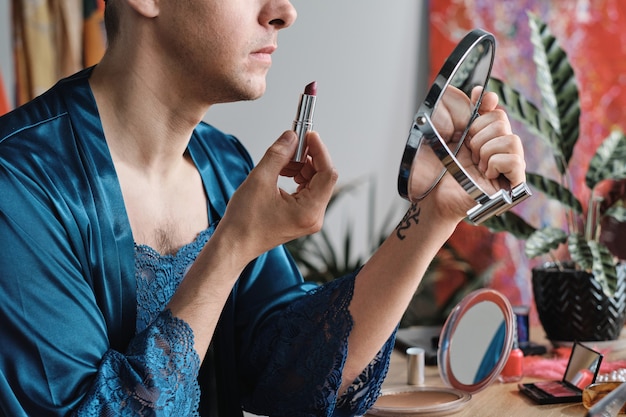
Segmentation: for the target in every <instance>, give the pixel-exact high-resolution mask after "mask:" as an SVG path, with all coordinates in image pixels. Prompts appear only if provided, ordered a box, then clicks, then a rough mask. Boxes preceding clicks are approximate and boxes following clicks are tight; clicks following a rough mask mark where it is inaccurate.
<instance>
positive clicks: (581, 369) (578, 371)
mask: <svg viewBox="0 0 626 417" xmlns="http://www.w3.org/2000/svg"><path fill="white" fill-rule="evenodd" d="M601 362H602V354H601V353H599V352H596V351H595V350H593V349H590V348H588V347H587V346H585V345H582V344H580V343H574V345H573V347H572V353H571V354H570V358H569V361H568V363H567V369H566V370H565V374H564V375H563V379H562V380H560V381H540V382H534V383H526V384H519V385H518V387H519V390H520V392H521V393H522V394H524V395H526V396H527V397H529V398H530V399H532V400H533V401H535V402H536V403H538V404H559V403H570V402H581V401H582V398H583V397H582V395H583V390H584V389H585V387H587V386H588V385H590V384H592V383H594V382H595V380H596V376H597V375H598V370H599V369H600V363H601Z"/></svg>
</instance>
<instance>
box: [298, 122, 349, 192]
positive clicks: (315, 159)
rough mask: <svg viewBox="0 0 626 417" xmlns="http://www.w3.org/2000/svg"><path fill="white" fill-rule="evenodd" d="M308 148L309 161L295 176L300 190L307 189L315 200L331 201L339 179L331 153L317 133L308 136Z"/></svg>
mask: <svg viewBox="0 0 626 417" xmlns="http://www.w3.org/2000/svg"><path fill="white" fill-rule="evenodd" d="M307 146H308V148H309V153H308V157H307V161H306V163H305V164H304V165H303V166H302V169H301V170H300V171H299V172H298V173H297V175H295V176H294V180H295V181H296V183H298V185H299V188H298V190H299V191H300V190H301V189H303V188H307V189H309V190H310V192H312V193H313V194H314V197H315V198H320V199H330V196H331V194H332V191H333V189H334V186H335V183H336V182H337V178H338V175H337V170H336V169H335V166H334V165H333V161H332V159H331V157H330V153H329V152H328V149H327V148H326V145H324V143H323V142H322V140H321V139H320V137H319V134H318V133H317V132H309V133H308V134H307Z"/></svg>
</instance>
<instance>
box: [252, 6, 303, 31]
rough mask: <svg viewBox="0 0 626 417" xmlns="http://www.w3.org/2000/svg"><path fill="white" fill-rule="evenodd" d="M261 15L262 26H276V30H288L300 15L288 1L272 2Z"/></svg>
mask: <svg viewBox="0 0 626 417" xmlns="http://www.w3.org/2000/svg"><path fill="white" fill-rule="evenodd" d="M264 11H265V12H264V13H261V16H260V19H261V24H263V25H270V26H274V27H275V28H276V29H285V28H288V27H289V26H291V25H292V24H293V22H295V21H296V18H297V17H298V13H297V12H296V9H295V7H293V5H292V4H291V2H289V1H288V0H270V1H269V2H268V4H267V7H266V8H265V9H264Z"/></svg>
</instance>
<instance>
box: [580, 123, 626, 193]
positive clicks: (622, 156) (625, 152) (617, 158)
mask: <svg viewBox="0 0 626 417" xmlns="http://www.w3.org/2000/svg"><path fill="white" fill-rule="evenodd" d="M624 178H626V136H624V133H623V132H621V131H619V130H614V131H612V132H611V133H610V134H609V136H608V137H607V138H606V139H604V141H602V143H601V144H600V146H599V147H598V149H597V150H596V153H595V155H594V156H593V158H592V159H591V161H590V162H589V169H588V170H587V175H586V176H585V183H586V184H587V186H588V187H589V188H592V189H593V187H595V185H596V184H597V183H599V182H600V181H602V180H607V179H614V180H617V179H624Z"/></svg>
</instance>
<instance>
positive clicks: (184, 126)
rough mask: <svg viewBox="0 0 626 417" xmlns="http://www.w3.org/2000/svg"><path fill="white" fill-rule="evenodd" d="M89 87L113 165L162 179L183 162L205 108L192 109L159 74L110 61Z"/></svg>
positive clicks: (94, 74)
mask: <svg viewBox="0 0 626 417" xmlns="http://www.w3.org/2000/svg"><path fill="white" fill-rule="evenodd" d="M90 84H91V87H92V90H93V94H94V97H95V100H96V103H97V105H98V111H99V113H100V117H101V121H102V127H103V130H104V134H105V138H106V141H107V143H108V145H109V148H110V151H111V155H112V157H113V159H114V162H116V163H123V164H125V165H127V166H129V167H131V168H133V170H141V171H145V172H151V173H153V174H158V175H167V172H169V171H170V170H171V169H173V168H175V167H176V166H177V165H178V164H180V163H181V162H182V159H183V156H184V153H185V150H186V149H187V145H188V143H189V140H190V138H191V134H192V132H193V129H194V128H195V127H196V125H197V124H198V123H199V122H200V121H201V120H202V117H203V116H204V114H205V112H206V110H207V108H206V106H205V107H202V106H193V105H192V104H190V103H189V102H188V101H186V100H185V98H184V97H180V96H179V95H177V93H176V92H177V89H176V88H175V87H173V86H171V85H170V84H168V82H167V81H166V80H163V79H159V77H158V74H153V73H150V72H149V71H145V72H144V71H133V67H132V65H131V68H125V69H123V70H122V69H120V70H118V69H116V68H114V67H111V66H110V65H108V63H107V61H106V60H103V61H102V63H101V64H98V66H97V67H96V68H94V72H93V74H92V76H91V79H90ZM164 86H168V87H164Z"/></svg>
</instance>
